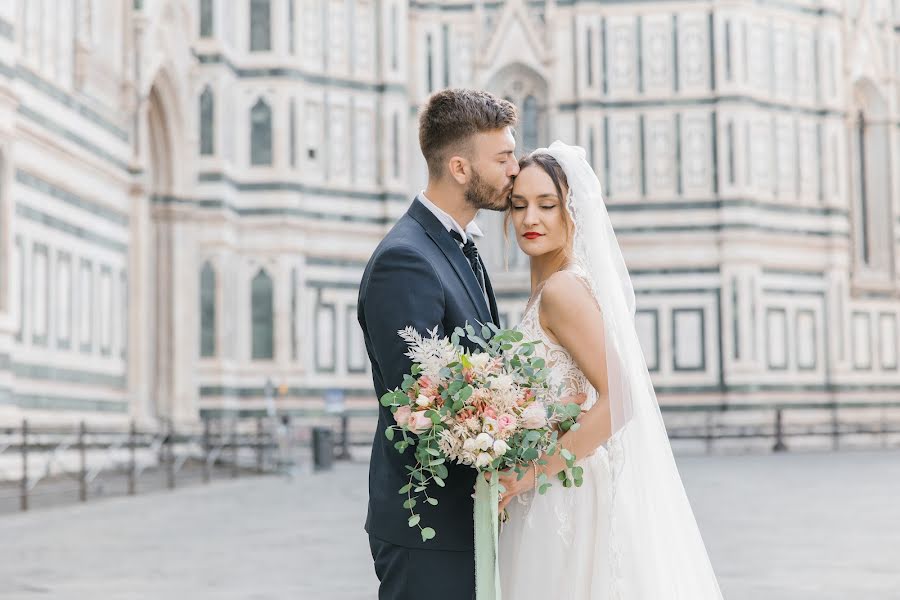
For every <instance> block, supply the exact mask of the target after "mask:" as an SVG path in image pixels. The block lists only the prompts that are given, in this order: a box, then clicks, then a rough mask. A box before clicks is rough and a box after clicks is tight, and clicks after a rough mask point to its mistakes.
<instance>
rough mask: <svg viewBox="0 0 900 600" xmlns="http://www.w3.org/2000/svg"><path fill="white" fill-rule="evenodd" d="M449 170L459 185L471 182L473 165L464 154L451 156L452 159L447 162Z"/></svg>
mask: <svg viewBox="0 0 900 600" xmlns="http://www.w3.org/2000/svg"><path fill="white" fill-rule="evenodd" d="M447 172H448V173H450V177H452V178H453V179H454V181H456V183H458V184H459V185H466V184H467V183H469V175H470V174H471V173H472V165H471V164H470V163H469V161H468V160H466V159H465V158H463V157H462V156H459V155H457V154H455V155H453V156H451V157H450V160H449V161H448V162H447Z"/></svg>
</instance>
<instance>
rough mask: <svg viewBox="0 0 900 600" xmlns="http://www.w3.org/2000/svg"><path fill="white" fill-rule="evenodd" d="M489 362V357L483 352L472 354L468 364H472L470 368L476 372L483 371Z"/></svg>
mask: <svg viewBox="0 0 900 600" xmlns="http://www.w3.org/2000/svg"><path fill="white" fill-rule="evenodd" d="M490 360H491V357H490V356H488V355H487V354H486V353H484V352H482V353H479V354H473V355H472V356H470V357H469V362H470V363H472V368H473V369H475V370H476V371H481V370H484V368H485V367H486V366H487V364H488V362H489V361H490Z"/></svg>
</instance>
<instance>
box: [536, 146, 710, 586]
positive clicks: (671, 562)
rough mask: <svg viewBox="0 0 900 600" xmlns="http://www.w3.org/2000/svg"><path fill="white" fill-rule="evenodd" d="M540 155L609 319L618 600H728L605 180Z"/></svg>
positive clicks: (577, 153) (561, 151)
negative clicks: (606, 198) (654, 368)
mask: <svg viewBox="0 0 900 600" xmlns="http://www.w3.org/2000/svg"><path fill="white" fill-rule="evenodd" d="M535 153H546V154H549V155H550V156H552V157H553V158H555V159H556V161H557V162H558V163H559V164H560V166H561V167H562V169H563V171H565V174H566V178H567V180H568V185H569V192H568V197H567V201H566V206H567V208H568V210H569V214H570V215H571V217H572V219H573V221H574V224H575V236H574V251H575V260H576V261H577V262H578V263H579V264H580V266H581V267H583V269H584V270H585V271H586V274H587V277H588V283H589V285H590V288H591V292H592V293H593V295H594V297H595V299H596V300H597V303H598V304H599V306H600V308H601V311H602V314H603V323H604V327H605V335H606V345H607V347H606V356H607V372H608V376H609V403H610V411H611V415H610V416H611V419H612V431H613V435H612V437H611V438H610V439H609V440H605V441H604V445H605V447H606V450H607V452H608V456H609V461H610V478H611V479H610V480H611V489H610V506H611V509H610V513H609V518H610V522H609V531H610V535H609V544H610V547H609V556H611V557H612V564H611V576H612V579H613V585H612V588H613V597H620V598H622V599H625V600H662V599H666V600H670V599H678V600H712V599H721V598H722V595H721V592H720V590H719V586H718V583H717V582H716V577H715V574H714V572H713V569H712V566H711V564H710V562H709V557H708V556H707V553H706V548H705V546H704V544H703V540H702V538H701V536H700V532H699V529H698V528H697V523H696V520H695V519H694V514H693V512H692V511H691V507H690V503H689V502H688V499H687V495H686V494H685V491H684V486H683V485H682V482H681V477H680V475H679V474H678V469H677V467H676V465H675V460H674V457H673V456H672V448H671V446H670V444H669V439H668V436H667V434H666V428H665V425H664V423H663V420H662V415H661V414H660V410H659V404H658V403H657V400H656V393H655V392H654V390H653V385H652V383H651V380H650V374H649V372H648V370H647V364H646V362H645V360H644V354H643V352H642V350H641V347H640V343H639V340H638V336H637V331H636V329H635V325H634V314H635V297H634V287H633V286H632V283H631V277H630V276H629V275H628V270H627V268H626V266H625V261H624V259H623V257H622V251H621V249H620V248H619V244H618V241H617V240H616V236H615V232H614V231H613V227H612V223H611V222H610V219H609V214H608V212H607V210H606V206H605V205H604V202H603V197H602V194H601V186H600V181H599V180H598V179H597V176H596V175H595V174H594V171H593V169H592V168H591V167H590V165H589V164H588V163H587V161H586V160H585V152H584V149H582V148H580V147H577V146H569V145H566V144H564V143H562V142H559V141H556V142H554V143H553V144H551V145H550V147H549V148H542V149H539V150H536V151H535ZM594 399H595V398H589V399H588V403H591V404H592V403H593V401H594ZM576 493H577V492H576ZM576 527H577V524H576Z"/></svg>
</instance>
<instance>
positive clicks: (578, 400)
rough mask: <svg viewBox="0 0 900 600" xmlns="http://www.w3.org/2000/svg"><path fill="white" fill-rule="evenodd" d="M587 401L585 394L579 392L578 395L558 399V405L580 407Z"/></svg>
mask: <svg viewBox="0 0 900 600" xmlns="http://www.w3.org/2000/svg"><path fill="white" fill-rule="evenodd" d="M586 400H587V394H585V393H584V392H579V393H578V394H573V395H572V396H566V397H565V398H560V399H559V403H560V404H577V405H579V406H581V405H582V404H584V403H585V401H586Z"/></svg>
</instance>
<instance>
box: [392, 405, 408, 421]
mask: <svg viewBox="0 0 900 600" xmlns="http://www.w3.org/2000/svg"><path fill="white" fill-rule="evenodd" d="M411 414H412V409H411V408H410V407H409V406H401V407H400V408H398V409H397V410H396V411H394V420H395V421H396V422H397V425H406V424H407V423H408V422H409V416H410V415H411Z"/></svg>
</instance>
